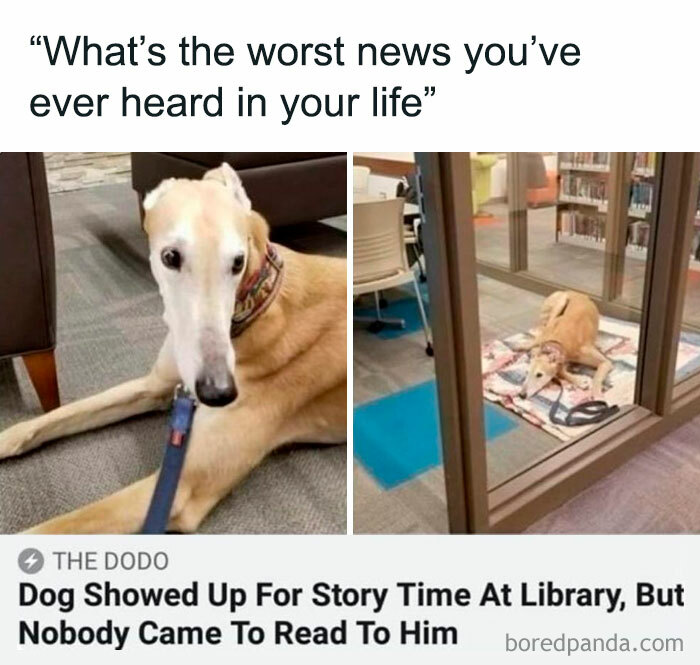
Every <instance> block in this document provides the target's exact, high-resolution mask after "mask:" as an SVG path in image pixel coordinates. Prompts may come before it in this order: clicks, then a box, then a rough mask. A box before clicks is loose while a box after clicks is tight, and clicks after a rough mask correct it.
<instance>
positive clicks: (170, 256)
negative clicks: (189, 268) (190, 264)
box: [160, 247, 182, 270]
mask: <svg viewBox="0 0 700 665" xmlns="http://www.w3.org/2000/svg"><path fill="white" fill-rule="evenodd" d="M160 260H161V261H162V262H163V265H164V266H165V267H166V268H170V270H180V266H182V254H180V252H178V251H177V250H176V249H173V248H172V247H167V248H166V249H164V250H163V251H162V252H161V253H160Z"/></svg>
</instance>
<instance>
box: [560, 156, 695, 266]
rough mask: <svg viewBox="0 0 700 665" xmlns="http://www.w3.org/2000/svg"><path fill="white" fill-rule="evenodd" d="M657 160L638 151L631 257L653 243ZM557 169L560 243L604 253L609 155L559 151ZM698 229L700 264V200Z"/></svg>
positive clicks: (628, 231) (632, 195)
mask: <svg viewBox="0 0 700 665" xmlns="http://www.w3.org/2000/svg"><path fill="white" fill-rule="evenodd" d="M656 162H657V158H656V153H655V152H636V153H634V161H633V164H632V169H631V172H630V181H629V207H628V211H627V229H626V248H625V254H627V255H628V256H640V255H645V254H646V248H647V246H648V244H649V229H650V220H649V215H650V213H651V209H652V203H653V198H654V178H655V173H656ZM557 168H558V173H559V192H558V199H557V214H556V230H555V239H556V241H557V242H567V243H570V244H573V245H578V246H585V247H592V248H595V249H600V250H603V249H605V231H606V222H607V214H608V198H609V195H610V172H611V160H610V153H608V152H560V153H558V158H557ZM628 168H629V167H628ZM695 227H696V230H695V238H694V241H693V244H692V258H693V259H694V263H695V262H697V261H700V200H699V201H698V211H697V213H696V215H695ZM640 258H641V256H640ZM698 267H700V265H698Z"/></svg>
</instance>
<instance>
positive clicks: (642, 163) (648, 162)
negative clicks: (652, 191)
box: [632, 152, 656, 177]
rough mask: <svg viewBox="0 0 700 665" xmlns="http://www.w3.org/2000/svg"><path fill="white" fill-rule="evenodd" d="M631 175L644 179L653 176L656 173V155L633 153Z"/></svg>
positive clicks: (653, 153)
mask: <svg viewBox="0 0 700 665" xmlns="http://www.w3.org/2000/svg"><path fill="white" fill-rule="evenodd" d="M632 173H634V174H635V175H641V176H646V177H650V176H653V175H654V173H656V153H655V152H635V153H634V166H633V167H632Z"/></svg>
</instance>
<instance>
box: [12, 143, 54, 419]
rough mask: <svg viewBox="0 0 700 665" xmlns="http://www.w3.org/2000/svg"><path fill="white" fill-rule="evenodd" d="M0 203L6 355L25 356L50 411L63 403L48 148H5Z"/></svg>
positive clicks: (26, 365) (40, 395)
mask: <svg viewBox="0 0 700 665" xmlns="http://www.w3.org/2000/svg"><path fill="white" fill-rule="evenodd" d="M0 205H1V206H2V208H1V209H2V215H0V312H1V313H2V317H0V358H3V357H5V358H11V357H13V356H21V357H22V360H23V361H24V365H25V367H26V368H27V372H28V373H29V377H30V379H31V381H32V384H33V386H34V388H35V390H36V392H37V394H38V396H39V401H40V402H41V406H42V407H43V409H44V410H45V411H49V410H51V409H54V408H56V407H57V406H59V394H58V380H57V377H56V362H55V359H54V348H55V346H56V275H55V258H54V245H53V230H52V226H51V209H50V207H49V193H48V188H47V185H46V173H45V171H44V158H43V155H42V153H40V152H3V153H0Z"/></svg>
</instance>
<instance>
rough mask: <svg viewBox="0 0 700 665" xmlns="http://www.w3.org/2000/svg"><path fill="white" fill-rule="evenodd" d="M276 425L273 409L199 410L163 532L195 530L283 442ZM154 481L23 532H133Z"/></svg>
mask: <svg viewBox="0 0 700 665" xmlns="http://www.w3.org/2000/svg"><path fill="white" fill-rule="evenodd" d="M255 401H256V402H257V403H258V405H261V403H262V402H263V400H261V399H259V398H258V399H257V400H255ZM253 403H255V402H253ZM276 423H277V419H276V416H275V413H274V412H273V410H272V409H269V410H268V412H266V409H265V408H264V407H261V406H257V407H256V406H245V405H241V406H240V407H236V406H234V407H233V408H220V409H212V408H208V407H206V406H200V407H198V409H197V411H196V412H195V418H194V421H193V423H192V432H191V434H190V442H189V449H188V451H187V457H186V458H185V466H184V468H183V470H182V475H181V477H180V482H179V485H178V488H177V493H176V495H175V500H174V502H173V508H172V512H171V518H170V524H169V527H168V528H169V529H170V530H173V531H184V532H191V531H195V530H196V529H197V527H198V526H199V524H200V523H201V522H202V520H203V519H204V518H205V517H206V515H207V514H208V513H209V512H210V511H211V509H212V508H213V507H214V506H215V505H216V504H217V503H218V502H219V501H220V500H221V499H222V498H223V497H224V496H225V495H226V494H227V493H228V492H230V491H231V489H232V488H233V487H234V486H235V485H237V484H238V483H239V482H240V481H241V479H242V478H244V477H245V476H246V475H247V474H248V473H249V472H250V470H251V469H252V468H253V467H255V466H256V465H257V464H259V463H260V461H261V460H262V459H263V458H264V457H265V456H266V455H267V454H268V453H269V452H271V451H272V450H273V449H274V448H275V447H277V445H280V444H281V443H282V441H281V440H279V437H277V438H276V437H275V432H276V430H277V424H276ZM156 478H157V474H154V475H152V476H149V477H147V478H144V479H143V480H140V481H138V482H136V483H134V484H133V485H129V486H128V487H125V488H124V489H122V490H119V491H118V492H115V493H114V494H111V495H110V496H108V497H105V498H104V499H100V500H99V501H96V502H94V503H91V504H89V505H87V506H84V507H82V508H78V509H77V510H74V511H72V512H70V513H67V514H65V515H61V516H59V517H55V518H53V519H50V520H48V521H47V522H43V523H42V524H39V525H38V526H35V527H34V528H32V529H29V530H28V531H27V532H26V533H30V534H43V533H136V532H138V531H139V529H140V528H141V526H142V525H143V521H144V519H145V517H146V511H147V510H148V505H149V503H150V500H151V495H152V493H153V489H154V487H155V481H156Z"/></svg>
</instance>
